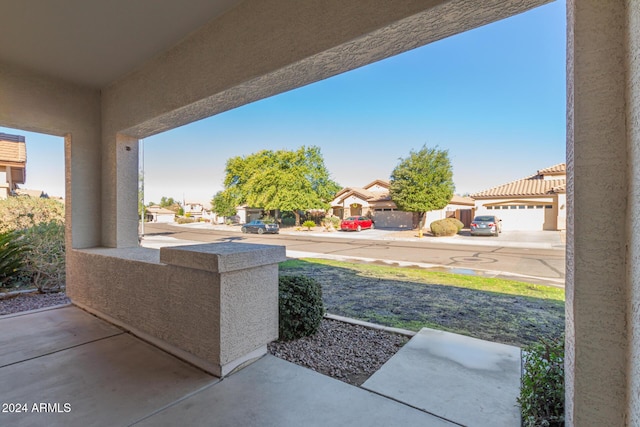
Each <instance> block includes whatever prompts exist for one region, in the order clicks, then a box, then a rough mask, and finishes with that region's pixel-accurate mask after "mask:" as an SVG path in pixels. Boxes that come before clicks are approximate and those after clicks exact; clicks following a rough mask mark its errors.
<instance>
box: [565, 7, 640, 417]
mask: <svg viewBox="0 0 640 427" xmlns="http://www.w3.org/2000/svg"><path fill="white" fill-rule="evenodd" d="M567 8H568V14H567V15H568V16H567V18H568V28H567V31H568V37H567V99H568V102H567V166H568V168H567V172H568V174H567V175H568V176H567V177H568V188H567V195H568V200H567V202H568V208H569V209H568V215H567V217H568V218H567V223H568V224H567V225H568V227H567V280H566V286H567V287H566V324H567V326H566V330H567V336H566V359H565V367H566V372H565V379H566V415H567V425H570V426H571V425H576V426H583V425H637V424H638V422H639V421H640V413H639V412H638V403H637V402H638V399H639V397H638V395H639V394H638V382H639V380H638V379H637V377H638V362H637V361H636V360H637V359H638V353H639V351H638V346H637V345H634V343H633V340H632V338H630V337H632V335H631V334H630V330H629V328H631V329H634V330H635V329H636V328H635V327H634V326H630V315H632V314H633V315H634V317H635V318H636V319H635V322H634V325H637V324H638V319H637V316H638V307H639V304H638V297H637V296H636V297H635V301H632V300H631V299H630V296H631V295H633V292H632V291H633V290H634V289H635V288H637V287H638V286H639V285H638V278H639V276H640V272H639V271H637V270H638V267H637V259H638V254H639V252H640V249H639V247H640V245H639V243H638V237H637V228H629V225H630V224H629V220H630V218H632V217H633V215H635V216H637V209H638V207H640V206H639V203H638V196H637V188H638V187H639V186H640V177H638V175H637V174H636V176H635V177H632V178H631V180H629V175H630V171H632V170H633V168H634V167H632V166H630V165H633V164H634V163H635V164H637V163H638V162H639V161H640V155H639V154H640V153H639V150H638V148H637V146H638V141H639V139H640V138H639V137H638V134H639V132H640V122H639V121H638V119H637V116H636V118H635V120H629V118H630V117H629V113H630V112H633V111H636V112H637V110H638V108H637V105H638V104H639V99H638V98H639V97H638V96H637V92H638V89H637V86H636V88H635V89H634V88H633V87H632V86H631V85H630V84H629V83H630V82H629V80H628V79H630V78H632V79H633V78H635V79H636V80H637V79H638V67H637V64H636V66H635V68H629V64H630V63H633V59H634V58H635V61H636V62H637V61H638V59H637V58H638V49H637V42H635V44H636V46H634V52H629V50H628V48H629V45H628V43H629V42H630V41H632V40H637V39H638V37H640V31H638V30H639V26H638V24H637V17H638V15H639V14H640V4H639V3H638V2H635V1H623V0H616V1H607V2H602V1H600V0H579V1H578V0H569V1H568V3H567ZM633 17H635V18H636V22H635V25H633V26H631V27H629V26H628V25H629V20H630V18H633ZM631 21H633V19H631ZM634 92H635V95H636V96H635V97H633V96H632V95H634ZM629 99H630V100H631V101H632V102H631V107H629V106H628V105H627V102H628V101H627V100H629ZM634 106H635V108H634ZM629 108H630V109H629ZM627 123H629V126H630V128H627ZM630 155H631V156H630ZM630 168H631V169H630ZM636 169H637V168H636ZM634 190H635V191H634ZM634 193H635V194H634ZM629 202H634V203H635V206H632V205H631V204H630V203H629ZM634 210H635V212H634ZM577 218H579V220H577ZM636 222H637V220H636ZM630 243H631V245H630V246H629V244H630ZM627 247H629V250H627ZM628 257H634V258H635V259H636V261H635V264H636V266H634V267H633V269H634V271H631V272H628V271H627V268H628V267H627V263H626V259H628ZM634 282H635V283H634ZM636 341H637V338H636ZM634 372H635V375H632V373H634ZM634 376H635V377H636V379H634V378H633V377H634ZM630 387H633V389H630ZM630 411H631V413H630Z"/></svg>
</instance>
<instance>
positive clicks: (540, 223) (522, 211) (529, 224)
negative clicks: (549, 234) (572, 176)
mask: <svg viewBox="0 0 640 427" xmlns="http://www.w3.org/2000/svg"><path fill="white" fill-rule="evenodd" d="M547 206H548V207H547ZM496 208H500V209H490V210H488V211H487V214H490V215H496V216H497V217H498V218H500V219H501V220H502V230H504V231H515V230H522V231H528V230H543V229H544V220H545V211H547V210H552V209H551V205H536V206H527V205H517V206H496ZM476 215H478V213H476Z"/></svg>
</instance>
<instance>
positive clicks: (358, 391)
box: [0, 306, 520, 427]
mask: <svg viewBox="0 0 640 427" xmlns="http://www.w3.org/2000/svg"><path fill="white" fill-rule="evenodd" d="M0 329H1V330H2V331H3V334H2V335H0V396H2V402H1V403H2V404H3V405H4V406H3V408H2V409H5V410H4V411H1V412H0V425H3V426H4V425H11V426H132V425H135V426H176V425H181V426H209V425H215V426H234V427H235V426H260V427H262V426H296V427H297V426H301V425H304V426H322V427H326V426H363V425H366V426H384V427H387V426H455V425H493V426H518V425H520V422H519V419H518V417H517V416H516V414H517V412H516V411H515V408H514V406H513V405H514V404H515V402H514V400H513V399H514V391H515V390H516V389H517V387H518V384H519V349H516V348H508V346H500V345H495V344H492V343H486V342H484V341H479V340H474V339H472V338H468V337H461V336H458V335H454V334H446V333H438V332H437V331H428V330H423V331H421V332H420V333H419V334H417V335H416V336H415V337H414V338H413V339H412V340H411V341H410V342H409V343H408V344H407V345H405V347H404V348H403V349H401V350H400V352H398V353H397V354H396V356H394V357H393V358H392V359H391V360H390V361H389V362H388V363H387V364H386V365H384V366H383V367H382V369H381V370H380V371H378V373H376V374H375V375H374V376H372V377H371V378H370V379H369V381H367V382H366V383H365V384H364V386H363V388H358V387H354V386H351V385H348V384H346V383H343V382H340V381H338V380H334V379H332V378H329V377H326V376H324V375H321V374H319V373H316V372H314V371H311V370H309V369H306V368H302V367H300V366H297V365H294V364H292V363H289V362H285V361H283V360H280V359H277V358H275V357H272V356H265V357H263V358H261V359H260V360H258V361H256V362H255V363H253V364H251V365H249V366H248V367H245V368H244V369H242V370H240V371H238V372H236V373H233V374H231V375H230V376H228V377H226V378H225V379H223V380H219V379H217V378H215V377H212V376H210V375H208V374H206V373H204V372H202V371H200V370H198V369H197V368H194V367H193V366H191V365H188V364H186V363H184V362H182V361H181V360H179V359H176V358H175V357H173V356H171V355H169V354H167V353H165V352H163V351H162V350H159V349H158V348H156V347H153V346H151V345H149V344H148V343H146V342H143V341H141V340H139V339H137V338H136V337H134V336H132V335H130V334H128V333H125V332H123V331H122V330H120V329H118V328H116V327H114V326H112V325H110V324H108V323H106V322H104V321H102V320H100V319H98V318H96V317H94V316H92V315H90V314H88V313H86V312H84V311H82V310H80V309H78V308H76V307H74V306H65V307H62V308H53V309H48V310H39V311H36V312H27V313H21V314H16V315H9V316H0ZM516 366H517V367H518V369H516ZM516 371H517V372H516ZM487 420H489V421H487Z"/></svg>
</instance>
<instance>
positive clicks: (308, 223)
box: [302, 220, 316, 231]
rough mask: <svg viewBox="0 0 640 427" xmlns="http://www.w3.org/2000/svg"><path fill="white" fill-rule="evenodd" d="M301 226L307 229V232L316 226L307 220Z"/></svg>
mask: <svg viewBox="0 0 640 427" xmlns="http://www.w3.org/2000/svg"><path fill="white" fill-rule="evenodd" d="M302 226H303V227H307V230H308V231H311V227H315V226H316V223H315V222H313V221H311V220H307V221H305V222H303V223H302Z"/></svg>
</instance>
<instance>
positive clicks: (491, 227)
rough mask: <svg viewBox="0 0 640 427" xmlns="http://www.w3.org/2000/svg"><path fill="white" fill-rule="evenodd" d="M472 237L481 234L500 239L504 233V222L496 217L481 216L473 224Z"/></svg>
mask: <svg viewBox="0 0 640 427" xmlns="http://www.w3.org/2000/svg"><path fill="white" fill-rule="evenodd" d="M470 229H471V235H472V236H479V235H481V234H485V235H489V236H496V237H498V236H499V235H500V233H502V220H501V219H500V218H498V217H497V216H495V215H479V216H477V217H475V218H474V219H473V221H472V222H471V227H470Z"/></svg>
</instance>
